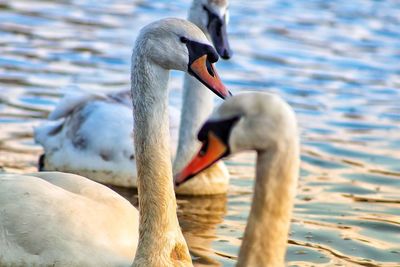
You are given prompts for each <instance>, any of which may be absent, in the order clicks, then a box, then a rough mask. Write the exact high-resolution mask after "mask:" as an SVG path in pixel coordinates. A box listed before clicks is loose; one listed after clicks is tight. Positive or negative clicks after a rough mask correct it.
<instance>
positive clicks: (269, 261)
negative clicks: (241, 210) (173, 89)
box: [175, 93, 300, 267]
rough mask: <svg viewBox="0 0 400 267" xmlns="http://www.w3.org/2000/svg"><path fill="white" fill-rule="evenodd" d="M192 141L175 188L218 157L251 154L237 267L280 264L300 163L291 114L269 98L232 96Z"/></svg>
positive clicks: (262, 95)
mask: <svg viewBox="0 0 400 267" xmlns="http://www.w3.org/2000/svg"><path fill="white" fill-rule="evenodd" d="M198 137H199V140H201V141H202V142H203V144H204V145H203V147H202V148H201V150H200V152H199V153H198V155H197V156H196V157H195V158H194V159H193V160H192V161H191V162H190V163H189V164H188V165H187V166H186V167H185V168H184V169H183V171H182V172H181V173H180V174H179V175H177V176H176V178H175V182H176V184H177V185H179V184H182V183H183V182H185V180H187V179H190V178H191V177H193V175H195V174H196V173H197V172H199V171H201V170H202V169H204V168H207V167H208V166H210V165H212V164H213V163H214V162H215V161H216V160H218V159H219V158H222V157H225V156H227V155H229V154H234V153H238V152H241V151H245V150H255V151H256V153H257V163H256V181H255V186H254V196H253V201H252V206H251V211H250V214H249V218H248V221H247V225H246V230H245V233H244V237H243V242H242V246H241V248H240V252H239V258H238V262H237V266H240V267H244V266H246V267H254V266H263V267H264V266H272V267H280V266H284V256H285V251H286V244H287V238H288V232H289V226H290V217H291V213H292V208H293V202H294V197H295V195H296V188H297V180H298V173H299V163H300V159H299V158H300V157H299V141H298V133H297V122H296V118H295V114H294V112H293V110H292V109H291V108H290V107H289V105H288V104H287V103H286V102H285V101H283V100H282V99H281V98H280V97H278V96H276V95H273V94H267V93H245V94H240V95H236V96H234V97H232V98H230V99H228V100H227V101H225V102H224V103H223V104H222V105H221V106H220V107H219V108H218V110H217V111H216V112H215V113H214V114H213V116H211V118H210V119H209V120H208V121H207V122H206V123H205V124H204V126H203V127H202V128H201V130H200V132H199V135H198Z"/></svg>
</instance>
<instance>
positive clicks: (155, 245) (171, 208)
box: [131, 45, 190, 267]
mask: <svg viewBox="0 0 400 267" xmlns="http://www.w3.org/2000/svg"><path fill="white" fill-rule="evenodd" d="M135 51H136V53H134V55H133V56H132V72H131V90H132V94H133V96H134V97H133V106H134V112H133V114H134V123H135V133H134V140H135V155H136V163H137V171H138V175H137V176H138V195H139V211H140V224H139V244H138V249H137V252H136V256H135V261H134V264H133V266H141V265H142V264H144V263H146V266H149V267H150V266H161V265H160V264H162V265H163V266H169V264H168V263H171V262H172V261H174V260H176V261H181V260H182V261H190V255H189V251H188V249H187V245H186V242H185V240H184V238H183V235H182V232H181V230H180V227H179V223H178V219H177V216H176V199H175V193H174V188H173V179H172V166H171V159H170V156H169V155H170V153H169V140H168V136H169V129H168V125H169V124H168V108H167V106H168V91H167V85H168V80H169V71H168V70H167V69H164V68H162V67H160V66H158V65H156V64H154V63H152V62H149V61H148V60H147V58H146V55H145V53H146V51H143V50H142V48H141V47H140V45H137V46H136V48H135ZM154 259H157V261H156V262H155V261H154ZM171 265H172V264H171Z"/></svg>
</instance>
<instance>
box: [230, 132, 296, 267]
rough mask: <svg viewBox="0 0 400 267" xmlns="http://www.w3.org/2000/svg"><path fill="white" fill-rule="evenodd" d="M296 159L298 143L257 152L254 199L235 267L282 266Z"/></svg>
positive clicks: (294, 191)
mask: <svg viewBox="0 0 400 267" xmlns="http://www.w3.org/2000/svg"><path fill="white" fill-rule="evenodd" d="M298 155H299V154H298V141H297V140H289V141H287V140H286V141H285V142H281V143H278V144H277V145H276V146H275V147H271V148H269V149H268V151H262V152H258V154H257V165H256V181H255V186H254V196H253V201H252V206H251V210H250V215H249V218H248V221H247V226H246V230H245V234H244V238H243V243H242V246H241V248H240V253H239V260H238V264H237V266H240V267H243V266H271V267H272V266H273V267H279V266H284V260H285V252H286V244H287V239H288V232H289V227H290V218H291V214H292V208H293V202H294V197H295V194H296V187H297V179H298V170H299V156H298Z"/></svg>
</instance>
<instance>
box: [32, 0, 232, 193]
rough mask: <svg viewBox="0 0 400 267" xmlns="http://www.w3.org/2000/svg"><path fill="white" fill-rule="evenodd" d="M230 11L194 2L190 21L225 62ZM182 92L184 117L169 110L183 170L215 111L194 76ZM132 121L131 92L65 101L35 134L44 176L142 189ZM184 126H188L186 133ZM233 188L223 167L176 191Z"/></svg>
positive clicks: (210, 0)
mask: <svg viewBox="0 0 400 267" xmlns="http://www.w3.org/2000/svg"><path fill="white" fill-rule="evenodd" d="M227 5H228V3H227V1H215V0H194V1H193V3H192V5H191V8H190V12H189V20H190V21H192V22H194V23H195V24H196V25H197V26H199V28H200V29H201V30H202V31H203V32H204V33H205V35H206V36H207V37H208V39H209V40H211V39H213V40H214V43H215V45H216V46H217V47H218V49H217V51H218V52H219V53H220V54H221V55H222V56H223V57H224V58H229V57H230V56H231V51H230V48H229V44H228V42H227V37H226V29H225V28H226V20H227V17H226V16H227V12H228V10H227ZM213 23H214V24H213ZM218 23H219V24H218ZM218 25H222V26H218ZM218 27H222V32H223V34H222V35H221V34H220V35H219V36H220V37H216V36H217V34H216V31H217V30H218ZM183 91H184V92H183V107H182V111H183V113H182V114H181V112H180V111H179V110H178V109H176V108H175V107H174V106H169V109H168V112H169V122H170V142H171V143H170V145H171V148H173V149H171V158H172V159H174V158H175V165H174V169H180V168H182V167H183V165H184V164H185V163H187V161H188V159H190V158H191V157H192V156H193V155H194V153H195V152H196V150H197V148H198V145H199V144H198V142H197V140H196V131H197V129H198V128H199V127H200V126H201V124H202V123H203V122H204V121H205V119H206V118H207V117H208V115H209V114H210V112H211V111H212V109H213V101H214V95H213V94H212V92H210V91H208V90H207V89H206V88H205V86H204V85H203V84H202V83H200V82H199V81H198V80H197V79H196V78H194V77H192V76H191V75H189V74H185V79H184V88H183ZM131 116H132V102H131V99H130V92H129V91H121V92H117V93H111V94H99V93H76V94H70V95H67V96H65V97H64V98H63V99H62V100H61V101H60V103H59V104H58V106H57V107H56V108H55V110H53V111H52V112H51V113H50V115H49V120H51V121H49V122H47V123H45V124H44V125H41V126H40V127H37V128H35V140H36V142H37V143H39V144H41V145H42V146H43V148H44V154H45V155H44V157H43V162H42V165H43V166H42V167H41V168H40V170H53V171H54V170H56V171H65V172H71V173H75V174H79V175H82V176H85V177H88V178H89V179H92V180H95V181H98V182H101V183H105V184H111V185H117V186H123V187H137V171H136V161H135V153H134V147H132V145H131V143H132V129H134V128H135V126H134V125H132V120H131ZM180 121H182V122H183V123H182V125H181V127H180ZM178 136H179V139H178ZM178 142H179V145H178ZM176 148H177V149H178V151H177V149H176ZM228 184H229V173H228V170H227V168H226V166H225V164H224V163H223V162H220V163H219V164H216V165H214V166H213V167H212V168H210V169H209V170H206V171H205V172H203V173H200V174H199V175H198V178H196V179H193V180H192V181H190V182H189V183H187V185H185V186H182V187H180V188H179V189H177V193H178V194H187V195H205V194H207V195H208V194H222V193H225V192H226V191H227V188H228ZM210 185H211V186H210Z"/></svg>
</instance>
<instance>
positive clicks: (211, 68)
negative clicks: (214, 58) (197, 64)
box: [206, 60, 215, 77]
mask: <svg viewBox="0 0 400 267" xmlns="http://www.w3.org/2000/svg"><path fill="white" fill-rule="evenodd" d="M206 66H207V71H208V74H210V75H211V76H212V77H215V73H214V69H213V67H212V65H211V63H210V61H208V60H206Z"/></svg>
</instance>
